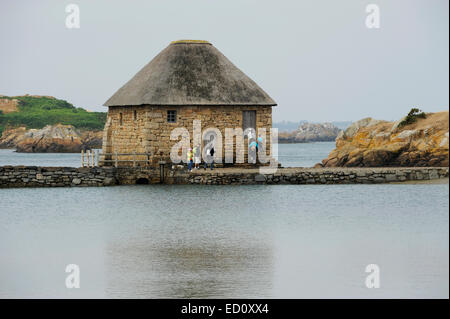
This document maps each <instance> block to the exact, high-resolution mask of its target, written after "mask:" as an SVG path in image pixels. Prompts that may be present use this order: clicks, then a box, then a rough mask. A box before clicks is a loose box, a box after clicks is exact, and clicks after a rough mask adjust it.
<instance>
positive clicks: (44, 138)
mask: <svg viewBox="0 0 450 319" xmlns="http://www.w3.org/2000/svg"><path fill="white" fill-rule="evenodd" d="M102 137H103V132H102V131H83V132H80V131H79V130H77V129H75V128H74V127H73V126H72V125H62V124H57V125H53V126H52V125H47V126H45V127H44V128H42V129H29V130H27V129H26V128H24V127H19V128H14V129H7V130H5V131H4V132H3V134H2V137H1V138H0V148H15V149H16V150H17V152H24V153H79V152H80V151H81V150H83V149H84V150H86V149H92V148H101V144H102Z"/></svg>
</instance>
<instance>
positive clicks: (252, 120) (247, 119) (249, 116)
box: [242, 111, 256, 132]
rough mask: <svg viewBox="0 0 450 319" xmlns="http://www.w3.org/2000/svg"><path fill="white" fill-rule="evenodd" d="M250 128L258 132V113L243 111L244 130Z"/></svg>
mask: <svg viewBox="0 0 450 319" xmlns="http://www.w3.org/2000/svg"><path fill="white" fill-rule="evenodd" d="M248 128H252V129H254V130H256V111H242V130H244V132H245V130H246V129H248Z"/></svg>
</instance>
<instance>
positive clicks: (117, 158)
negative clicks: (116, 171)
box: [116, 152, 119, 167]
mask: <svg viewBox="0 0 450 319" xmlns="http://www.w3.org/2000/svg"><path fill="white" fill-rule="evenodd" d="M118 166H119V155H118V154H117V152H116V167H118Z"/></svg>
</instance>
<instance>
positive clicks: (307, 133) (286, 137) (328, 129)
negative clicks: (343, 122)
mask: <svg viewBox="0 0 450 319" xmlns="http://www.w3.org/2000/svg"><path fill="white" fill-rule="evenodd" d="M340 132H341V129H340V128H338V127H337V126H335V125H333V124H332V123H317V124H316V123H308V122H304V123H303V124H301V125H300V126H299V127H298V128H297V129H296V130H294V131H292V132H279V133H278V143H282V144H284V143H309V142H333V141H335V140H336V137H337V136H338V134H339V133H340Z"/></svg>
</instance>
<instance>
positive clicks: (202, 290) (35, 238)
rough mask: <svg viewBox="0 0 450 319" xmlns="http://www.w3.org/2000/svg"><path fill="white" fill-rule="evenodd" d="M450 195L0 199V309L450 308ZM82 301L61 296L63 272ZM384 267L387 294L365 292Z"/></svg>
mask: <svg viewBox="0 0 450 319" xmlns="http://www.w3.org/2000/svg"><path fill="white" fill-rule="evenodd" d="M448 195H449V186H448V184H441V185H342V186H341V185H332V186H326V185H311V186H309V185H303V186H291V185H279V186H262V185H258V186H195V187H192V186H160V185H153V186H151V185H150V186H121V187H111V188H58V189H50V188H44V189H0V202H1V213H0V297H62V298H65V297H75V298H77V297H125V298H131V297H137V298H141V297H142V298H144V297H145V298H155V297H159V298H166V297H167V298H174V297H186V298H197V297H198V298H216V297H225V298H227V297H233V298H237V297H247V298H257V297H269V298H280V297H286V298H316V297H317V298H328V297H337V298H347V297H357V298H360V297H369V298H380V297H387V298H390V297H400V298H405V297H412V298H422V297H424V298H428V297H437V298H448V296H449V293H448V291H449V214H448V209H449V200H448ZM71 263H74V264H77V265H79V266H80V269H81V288H80V289H78V290H77V289H72V290H69V289H66V288H65V277H66V275H67V274H66V273H65V271H64V270H65V266H66V265H67V264H71ZM368 264H378V265H379V267H380V270H381V273H380V275H381V288H379V289H367V288H366V287H365V284H364V282H365V276H366V275H367V274H366V273H365V267H366V265H368Z"/></svg>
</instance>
